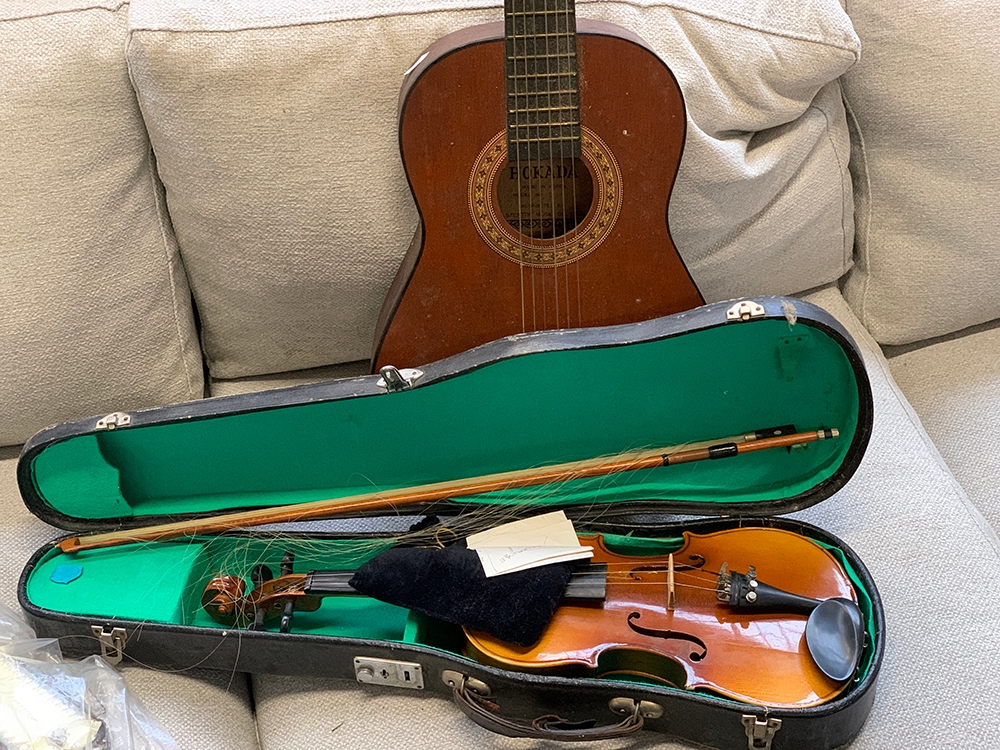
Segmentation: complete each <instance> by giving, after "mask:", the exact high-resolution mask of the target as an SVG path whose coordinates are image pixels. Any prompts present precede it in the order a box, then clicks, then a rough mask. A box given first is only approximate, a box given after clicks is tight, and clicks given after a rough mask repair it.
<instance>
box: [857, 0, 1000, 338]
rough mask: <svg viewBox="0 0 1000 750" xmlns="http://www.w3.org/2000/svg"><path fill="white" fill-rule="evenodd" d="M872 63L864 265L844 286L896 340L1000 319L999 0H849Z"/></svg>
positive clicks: (864, 167) (860, 103) (860, 177)
mask: <svg viewBox="0 0 1000 750" xmlns="http://www.w3.org/2000/svg"><path fill="white" fill-rule="evenodd" d="M847 10H848V13H849V14H850V16H851V19H852V20H853V21H854V24H855V27H856V28H857V31H858V34H859V35H860V37H861V40H862V44H863V49H864V53H863V55H862V59H861V62H860V63H859V64H858V65H856V66H855V67H854V68H853V69H851V70H850V71H848V73H847V74H846V75H845V76H844V91H845V95H846V98H847V102H848V106H849V108H850V110H851V111H852V112H853V114H854V118H855V120H856V125H857V128H856V131H855V132H854V145H855V148H854V150H853V152H852V153H853V163H852V169H853V170H854V172H855V176H856V180H855V186H856V190H857V204H858V241H857V249H858V252H857V265H856V267H855V268H854V269H853V271H852V272H851V273H850V275H849V276H848V278H847V280H846V285H845V287H844V295H845V297H846V298H847V300H848V302H850V304H851V306H852V307H853V308H854V310H855V311H856V312H857V314H858V316H859V317H860V318H861V321H862V322H863V323H864V324H865V325H866V326H867V327H868V328H869V330H871V332H872V333H873V334H874V336H875V338H876V339H877V340H878V341H879V342H881V343H883V344H905V343H909V342H913V341H918V340H921V339H926V338H930V337H933V336H939V335H942V334H947V333H950V332H953V331H957V330H960V329H962V328H965V327H967V326H971V325H975V324H978V323H982V322H984V321H988V320H992V319H994V318H998V317H1000V287H998V286H997V283H996V279H997V278H998V276H1000V254H998V253H997V251H996V237H997V233H998V231H1000V214H998V212H997V206H998V205H1000V149H997V147H996V144H997V141H998V139H1000V77H998V76H997V75H996V49H995V48H996V36H997V33H998V31H1000V5H997V4H996V3H977V2H965V1H963V0H948V1H947V2H940V3H934V4H932V5H929V4H927V3H924V2H919V1H918V0H903V2H895V3H886V2H876V1H875V0H848V2H847Z"/></svg>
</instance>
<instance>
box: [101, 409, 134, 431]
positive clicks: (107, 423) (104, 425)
mask: <svg viewBox="0 0 1000 750" xmlns="http://www.w3.org/2000/svg"><path fill="white" fill-rule="evenodd" d="M130 424H132V417H130V416H129V415H128V414H126V413H125V412H123V411H115V412H111V413H110V414H108V415H107V416H106V417H101V418H100V419H98V420H97V428H96V429H98V430H114V429H116V428H118V427H128V426H129V425H130Z"/></svg>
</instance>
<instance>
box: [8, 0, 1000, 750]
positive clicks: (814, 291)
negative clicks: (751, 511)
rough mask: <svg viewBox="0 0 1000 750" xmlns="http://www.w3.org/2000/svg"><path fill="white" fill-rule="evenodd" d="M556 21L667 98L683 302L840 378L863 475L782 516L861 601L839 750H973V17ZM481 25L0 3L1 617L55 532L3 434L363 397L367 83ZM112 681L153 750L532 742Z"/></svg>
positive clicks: (981, 302)
mask: <svg viewBox="0 0 1000 750" xmlns="http://www.w3.org/2000/svg"><path fill="white" fill-rule="evenodd" d="M577 6H578V14H579V15H580V16H581V17H583V16H585V17H592V18H601V19H604V20H608V21H613V22H615V23H618V24H621V25H623V26H626V27H628V28H630V29H632V30H633V31H634V32H636V33H638V34H639V35H640V36H642V37H643V38H644V39H646V40H647V42H648V43H649V44H650V45H651V46H652V47H653V48H654V49H655V50H656V52H657V53H658V54H660V55H661V56H662V57H663V58H664V59H665V60H667V61H668V63H669V64H670V65H671V67H672V68H673V70H674V72H675V74H676V75H677V78H678V81H679V83H680V85H681V88H682V90H683V92H684V95H685V99H686V102H687V106H688V131H687V146H686V151H685V156H684V160H683V162H682V166H681V169H680V174H679V176H678V181H677V185H676V188H675V191H674V194H673V199H672V201H671V214H670V216H671V226H672V229H673V235H674V238H675V241H676V244H677V246H678V247H679V248H680V250H681V252H682V254H683V255H684V257H685V259H686V260H687V263H688V266H689V268H690V270H691V272H692V274H693V276H694V278H695V280H696V282H697V283H698V284H699V286H700V288H701V289H702V291H703V293H704V295H705V297H706V298H707V299H709V300H721V299H729V298H734V297H743V296H753V295H763V294H785V295H795V296H802V297H805V298H807V299H809V300H811V301H813V302H816V303H818V304H820V305H822V306H824V307H826V308H827V309H829V310H830V311H831V312H833V314H834V315H836V316H837V317H838V318H839V319H840V320H841V321H843V323H844V324H845V325H846V326H847V328H848V329H849V330H850V331H851V332H852V333H853V334H854V336H855V337H856V339H857V341H858V343H859V345H860V346H861V348H862V350H863V353H864V356H865V361H866V365H867V367H868V370H869V374H870V377H871V380H872V384H873V390H874V395H875V406H876V412H875V426H874V434H873V436H872V440H871V444H870V447H869V450H868V453H867V455H866V457H865V459H864V461H863V463H862V465H861V467H860V469H859V471H858V472H857V474H856V475H855V476H854V477H853V478H852V479H851V481H850V482H849V483H848V485H847V486H846V487H845V488H844V489H843V490H842V491H840V492H838V493H837V494H836V495H835V496H833V497H831V498H830V499H829V500H828V501H826V502H824V503H822V504H821V505H820V506H818V507H814V508H812V509H809V510H807V511H803V512H801V513H800V514H799V515H800V516H801V517H802V518H804V519H806V520H809V521H811V522H814V523H817V524H819V525H821V526H823V527H824V528H826V529H829V530H830V531H832V532H833V533H835V534H836V535H838V536H839V537H841V538H842V539H844V540H845V541H846V542H847V543H848V544H849V545H850V546H851V547H853V548H854V549H855V550H856V551H857V552H858V553H859V554H860V555H861V557H862V558H863V559H864V560H865V561H866V562H867V563H868V565H869V568H870V569H871V572H872V573H873V575H874V577H875V579H876V581H877V582H878V585H879V588H880V591H881V593H882V596H883V598H884V603H885V609H886V616H887V621H888V633H887V644H888V645H887V654H886V658H885V662H884V665H883V670H882V676H881V680H880V684H879V687H878V694H877V697H876V701H875V706H874V709H873V711H872V714H871V718H870V719H869V721H868V724H867V725H866V726H865V728H864V729H863V730H862V732H861V734H860V735H859V737H858V738H857V739H856V740H855V741H854V742H853V743H852V744H851V747H856V748H888V747H920V746H931V745H934V746H936V747H955V748H966V747H968V748H972V747H985V746H988V745H989V744H990V743H991V742H995V738H996V737H998V736H1000V711H998V710H997V709H998V698H997V697H996V696H997V694H998V692H1000V637H998V636H1000V601H998V597H997V596H996V595H995V592H996V591H997V590H998V587H1000V565H998V564H997V563H998V558H1000V545H998V541H997V537H996V534H995V528H997V527H1000V489H997V487H996V485H997V482H996V481H995V476H996V473H997V471H996V470H997V468H998V467H1000V448H998V447H997V446H998V442H997V441H996V440H995V439H994V438H995V433H996V429H995V424H996V423H997V418H998V416H1000V408H998V407H997V406H996V404H997V396H998V395H1000V356H998V355H1000V332H998V331H997V321H998V320H1000V290H998V288H997V283H996V279H997V278H998V277H1000V254H998V253H997V252H996V251H995V250H994V247H993V237H992V236H991V234H992V232H993V231H994V230H995V229H997V228H998V227H1000V219H998V213H997V210H996V209H997V207H998V205H1000V177H998V176H997V175H1000V149H998V148H996V146H995V145H994V144H995V143H996V142H997V141H998V138H997V136H1000V133H998V130H1000V125H998V123H1000V117H998V116H997V115H1000V112H997V111H996V110H997V109H998V108H1000V83H998V82H1000V76H998V75H997V71H998V69H1000V65H998V63H997V60H998V55H997V42H996V41H995V37H996V32H997V30H998V29H1000V10H998V9H997V8H996V7H995V6H994V5H992V4H988V3H981V4H973V3H963V2H960V1H959V0H944V2H942V3H938V4H936V5H935V6H934V9H933V12H931V11H930V10H929V9H928V8H927V6H925V5H924V4H920V3H917V2H915V1H914V0H901V2H899V3H896V4H891V5H887V4H884V3H875V2H872V0H847V6H846V8H844V7H842V6H841V5H840V4H838V2H836V0H799V1H797V2H792V1H791V0H725V1H724V2H720V1H719V0H676V1H671V0H630V1H628V2H625V1H622V2H585V1H581V2H579V3H578V4H577ZM500 17H501V15H500V10H499V8H498V2H497V0H465V1H462V2H460V1H459V0H395V1H394V2H389V1H388V0H339V1H338V0H317V2H312V3H295V2H293V1H292V0H278V1H276V2H260V3H249V2H248V3H236V2H228V1H226V0H215V1H214V2H213V1H212V0H134V1H133V2H132V3H131V4H129V3H126V2H118V1H117V0H103V1H101V0H96V1H95V2H85V0H34V1H30V2H29V0H6V1H5V2H3V3H2V4H0V71H2V72H0V82H2V83H0V361H2V363H3V366H2V369H0V445H5V446H7V447H4V448H0V467H2V468H0V471H2V474H0V502H2V504H3V511H4V512H3V516H2V518H3V521H2V522H0V523H2V527H0V528H2V532H0V533H2V535H3V542H4V543H3V546H2V551H0V575H2V578H0V600H2V601H4V602H5V603H7V604H9V605H12V606H16V597H15V584H16V581H17V577H18V575H19V573H20V570H21V567H22V566H23V564H24V562H25V561H26V560H27V558H28V557H29V555H30V554H31V553H33V552H34V551H35V549H37V548H38V547H39V546H40V545H42V544H44V543H45V542H46V541H47V540H49V539H52V538H53V537H55V536H56V535H57V534H58V533H59V531H58V530H57V529H53V528H51V527H48V526H46V525H45V524H44V523H42V522H41V521H39V520H37V519H35V518H34V517H33V516H31V515H30V514H29V513H28V512H27V511H26V510H25V509H24V507H23V505H22V503H21V500H20V497H19V494H18V490H17V486H16V483H15V477H14V470H15V465H16V462H17V456H18V451H19V447H18V446H19V444H21V443H23V442H24V441H25V440H26V439H27V438H28V437H29V436H30V435H31V434H33V433H34V432H35V431H37V430H38V429H40V428H42V427H44V426H46V425H48V424H51V423H54V422H59V421H65V420H68V419H72V418H77V417H82V416H90V415H99V414H104V413H108V412H112V411H129V410H134V409H139V408H143V407H148V406H154V405H159V404H164V403H171V402H177V401H183V400H189V399H198V398H203V397H205V396H206V395H209V396H210V395H220V394H229V393H236V392H245V391H252V390H258V389H263V388H270V387H275V386H279V385H287V384H293V383H300V382H306V381H309V380H316V379H323V378H330V377H340V376H344V375H350V374H357V373H360V372H364V371H365V367H366V365H365V363H364V361H363V360H364V359H365V358H366V357H367V356H368V354H369V352H370V347H371V337H372V331H373V328H374V323H375V317H376V315H377V312H378V308H379V306H380V304H381V300H382V297H383V296H384V294H385V291H386V289H387V287H388V284H389V282H390V281H391V279H392V276H393V274H394V272H395V269H396V267H397V265H398V263H399V261H400V258H401V257H402V253H403V251H404V250H405V248H406V246H407V244H408V241H409V238H410V235H411V234H412V232H413V229H414V226H415V225H416V210H415V207H414V205H413V202H412V199H411V198H410V195H409V192H408V190H407V187H406V181H405V177H404V175H403V172H402V166H401V163H400V160H399V155H398V151H397V139H396V100H397V96H398V92H399V86H400V83H401V81H402V76H403V74H404V72H405V71H406V69H407V68H408V67H409V65H410V64H411V63H412V62H413V61H414V60H415V59H416V58H417V56H418V55H419V53H420V52H421V51H422V50H423V49H424V48H425V47H426V46H427V45H428V44H429V43H430V42H432V41H434V40H435V39H437V38H439V37H440V36H442V35H444V34H445V33H448V32H450V31H453V30H456V29H459V28H463V27H466V26H469V25H472V24H474V23H480V22H486V21H492V20H498V19H499V18H500ZM845 105H846V106H845ZM192 300H193V302H192ZM400 364H407V365H408V364H417V363H400ZM122 672H123V673H124V675H125V677H126V680H127V682H128V684H129V686H130V687H131V688H132V689H133V691H134V692H135V694H136V695H137V696H138V697H139V698H140V699H141V700H142V701H143V702H144V703H145V704H146V706H147V707H148V708H149V710H150V712H151V713H152V714H153V715H154V716H155V717H156V718H157V719H159V720H160V721H161V722H162V723H163V725H164V726H165V728H166V729H167V731H168V732H169V733H170V734H171V735H172V736H173V737H174V738H175V739H176V740H177V742H178V743H179V744H180V745H181V746H182V747H185V748H192V749H193V748H198V749H204V748H252V747H257V746H260V747H264V748H284V747H288V748H292V747H358V748H366V747H371V748H384V747H396V746H412V747H425V746H426V747H434V748H440V747H455V748H458V747H496V748H526V747H534V746H536V744H538V743H535V744H533V743H532V742H529V741H520V740H509V739H505V738H501V737H496V736H492V735H490V734H489V733H487V732H486V731H485V730H482V729H480V728H479V727H477V726H475V725H473V724H472V723H471V722H469V721H468V720H467V719H466V718H465V717H463V716H462V715H461V714H460V713H459V711H458V710H457V709H456V708H455V707H454V706H453V705H451V704H450V703H449V702H448V701H446V700H443V699H441V698H439V697H435V696H431V695H423V694H416V695H415V694H413V693H411V692H408V691H392V690H391V689H377V688H373V687H366V686H362V685H359V684H353V683H347V682H339V681H323V680H318V679H309V678H288V677H273V676H267V675H246V674H236V673H219V672H207V671H204V670H198V669H196V668H192V669H190V670H183V671H180V672H173V673H166V672H162V671H152V670H147V669H144V668H143V667H142V665H138V664H132V663H127V662H126V663H125V664H124V665H123V666H122ZM734 731H742V728H740V727H735V728H734ZM779 737H780V735H779ZM778 741H779V740H778V739H776V745H777V743H778ZM542 744H544V743H542ZM603 744H604V746H607V747H612V746H613V747H619V746H626V745H628V746H632V747H672V746H673V745H672V744H671V743H670V742H669V740H668V739H666V738H664V737H663V736H660V735H652V734H646V735H642V736H640V737H638V738H636V739H633V740H630V741H629V742H617V743H603ZM538 746H540V745H538Z"/></svg>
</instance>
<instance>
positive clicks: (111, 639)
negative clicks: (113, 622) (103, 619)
mask: <svg viewBox="0 0 1000 750" xmlns="http://www.w3.org/2000/svg"><path fill="white" fill-rule="evenodd" d="M90 632H91V633H93V634H94V637H95V638H96V639H97V640H98V641H99V642H100V644H101V657H102V658H103V659H104V660H105V661H106V662H108V664H110V665H111V666H114V665H116V664H118V663H119V662H120V661H121V660H122V657H124V656H125V628H112V629H111V630H105V629H104V626H103V625H91V626H90Z"/></svg>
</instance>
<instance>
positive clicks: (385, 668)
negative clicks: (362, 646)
mask: <svg viewBox="0 0 1000 750" xmlns="http://www.w3.org/2000/svg"><path fill="white" fill-rule="evenodd" d="M354 676H355V677H356V678H357V680H358V682H363V683H365V684H368V685H391V686H392V687H401V688H412V689H413V690H423V688H424V669H423V667H421V666H420V665H419V664H417V663H416V662H412V661H394V660H392V659H375V658H370V657H367V656H355V657H354Z"/></svg>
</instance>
